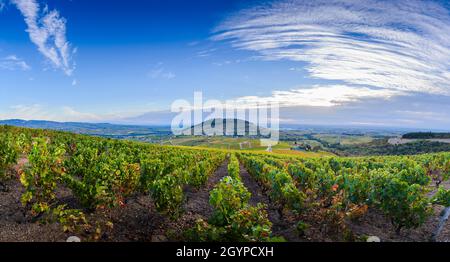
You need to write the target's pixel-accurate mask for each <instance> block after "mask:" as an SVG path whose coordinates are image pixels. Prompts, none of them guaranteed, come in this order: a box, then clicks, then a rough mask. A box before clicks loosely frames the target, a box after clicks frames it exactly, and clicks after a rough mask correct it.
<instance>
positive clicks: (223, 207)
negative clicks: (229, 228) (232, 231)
mask: <svg viewBox="0 0 450 262" xmlns="http://www.w3.org/2000/svg"><path fill="white" fill-rule="evenodd" d="M250 196H251V195H250V192H249V191H248V190H247V188H245V186H244V184H243V183H242V182H241V181H240V180H238V179H233V178H232V177H230V176H227V177H224V178H223V179H222V181H221V182H220V183H219V184H217V186H216V187H215V188H214V189H213V190H212V191H211V193H210V199H209V203H210V204H211V205H212V206H213V207H214V215H213V218H212V219H211V221H214V222H213V223H214V224H216V225H226V224H229V223H231V219H232V216H233V215H234V213H235V212H236V211H238V210H240V209H241V208H244V207H245V206H247V205H248V201H249V199H250Z"/></svg>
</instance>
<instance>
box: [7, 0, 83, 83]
mask: <svg viewBox="0 0 450 262" xmlns="http://www.w3.org/2000/svg"><path fill="white" fill-rule="evenodd" d="M11 2H12V3H13V4H15V5H16V6H17V8H18V9H19V11H20V12H21V13H22V15H23V16H24V18H25V23H26V24H27V30H26V31H27V32H28V34H29V36H30V39H31V41H32V42H33V43H34V44H35V45H36V46H37V48H38V50H39V52H41V53H42V54H43V55H44V56H45V57H46V58H47V59H48V60H49V61H50V63H51V64H52V65H53V66H54V67H55V68H58V69H61V70H62V71H63V72H64V73H65V74H66V75H68V76H71V75H72V73H73V71H74V69H75V65H74V63H73V61H72V56H73V54H74V52H75V51H74V49H73V48H72V47H71V45H70V43H69V42H68V41H67V39H66V20H65V19H64V18H63V17H61V16H60V14H59V12H58V11H57V10H52V11H48V7H47V6H45V7H44V8H43V9H42V10H41V7H40V5H39V3H38V2H37V1H36V0H11Z"/></svg>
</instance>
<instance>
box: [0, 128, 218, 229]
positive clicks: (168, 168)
mask: <svg viewBox="0 0 450 262" xmlns="http://www.w3.org/2000/svg"><path fill="white" fill-rule="evenodd" d="M0 129H1V131H2V132H1V136H0V160H1V163H2V166H1V168H2V170H1V171H2V172H1V173H2V174H4V173H5V172H4V170H5V169H6V168H7V167H9V166H11V165H13V164H15V163H16V162H17V159H18V157H19V156H20V155H22V157H23V158H26V159H27V160H28V161H26V164H25V166H23V167H22V168H20V170H19V174H18V175H19V177H20V182H21V184H22V185H23V187H24V189H25V190H24V193H23V195H22V198H21V201H22V203H23V204H24V206H26V207H28V209H29V210H30V211H31V215H32V216H33V217H35V218H38V217H42V216H45V217H46V218H50V219H53V218H56V219H57V220H59V222H61V223H65V222H67V225H65V227H66V228H73V227H74V225H69V224H70V223H69V222H73V223H75V224H77V223H78V224H82V223H85V222H86V221H85V220H86V219H85V216H84V214H83V213H82V212H81V211H80V210H68V209H66V207H65V206H64V205H60V204H59V203H58V201H57V199H56V192H57V190H58V188H59V187H61V186H63V187H66V188H68V189H70V190H71V192H72V194H73V195H74V196H75V197H76V198H77V199H78V201H79V203H80V204H81V205H82V206H83V207H84V209H85V210H86V211H88V212H93V211H96V210H97V211H102V210H108V209H110V208H113V207H116V206H121V205H125V204H126V203H127V199H128V198H129V197H131V196H133V195H137V194H150V197H151V198H152V200H153V201H154V203H155V206H156V207H157V209H158V210H159V211H161V212H163V213H166V214H168V215H170V216H172V217H173V216H176V215H178V214H179V213H181V212H182V204H183V202H184V200H185V199H184V195H183V188H184V187H185V186H187V185H190V186H194V187H197V188H199V187H202V186H203V185H205V183H206V181H207V179H208V177H209V176H210V175H211V174H212V173H213V172H214V171H215V170H216V169H217V167H218V166H219V165H220V164H221V163H222V162H223V160H224V159H225V153H223V152H221V151H209V150H199V149H191V148H176V147H161V146H156V145H150V144H143V143H136V142H130V141H119V140H112V139H103V138H97V137H87V136H82V135H74V134H68V133H63V132H55V131H49V130H32V129H21V128H13V127H0ZM69 220H70V221H69ZM73 223H72V224H73Z"/></svg>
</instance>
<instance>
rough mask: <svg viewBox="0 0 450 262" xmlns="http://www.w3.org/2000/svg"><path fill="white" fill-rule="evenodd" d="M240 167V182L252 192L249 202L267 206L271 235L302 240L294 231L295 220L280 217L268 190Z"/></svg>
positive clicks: (294, 240) (293, 240)
mask: <svg viewBox="0 0 450 262" xmlns="http://www.w3.org/2000/svg"><path fill="white" fill-rule="evenodd" d="M240 169H241V174H240V175H241V179H242V182H243V183H244V185H245V187H247V189H248V190H249V191H250V193H251V194H252V197H251V198H250V204H251V205H254V206H256V205H257V204H258V203H262V204H265V205H266V206H267V209H266V210H267V214H268V217H269V220H270V221H271V222H272V233H273V235H274V236H282V237H284V238H285V239H286V240H287V241H289V242H299V241H304V240H302V239H301V238H299V236H298V234H297V232H296V222H295V221H294V220H292V219H289V218H287V217H281V215H280V213H279V212H278V207H277V206H276V205H275V204H274V203H273V202H272V201H270V198H269V196H268V192H265V190H263V187H262V186H260V185H259V184H258V182H257V181H256V180H255V179H254V178H253V177H252V176H251V175H250V174H249V172H248V171H247V169H246V168H245V167H244V166H243V165H242V164H241V165H240Z"/></svg>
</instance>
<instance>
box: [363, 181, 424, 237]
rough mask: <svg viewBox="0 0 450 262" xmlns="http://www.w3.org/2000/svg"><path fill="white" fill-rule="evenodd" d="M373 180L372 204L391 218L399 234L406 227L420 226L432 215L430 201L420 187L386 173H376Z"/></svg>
mask: <svg viewBox="0 0 450 262" xmlns="http://www.w3.org/2000/svg"><path fill="white" fill-rule="evenodd" d="M371 179H372V185H373V186H372V191H371V192H370V202H371V204H372V205H373V206H375V207H378V208H379V209H381V210H382V211H383V212H384V213H385V214H386V215H387V216H388V217H389V218H391V221H392V223H393V224H394V225H395V226H396V228H397V233H399V232H400V229H401V228H404V227H405V228H415V227H418V226H420V225H421V224H423V223H424V222H425V220H426V219H427V217H428V216H429V215H430V214H431V206H430V202H429V199H428V198H427V197H426V196H425V194H424V189H423V188H422V187H421V186H420V185H418V184H413V185H409V184H408V183H407V182H405V181H402V180H401V179H399V178H397V177H392V176H391V175H390V174H389V173H386V172H375V173H373V174H372V178H371Z"/></svg>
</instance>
